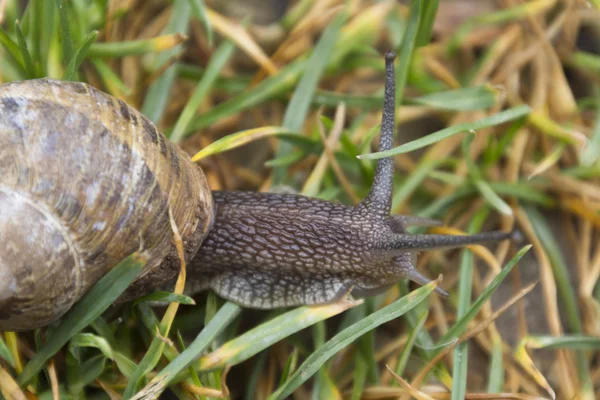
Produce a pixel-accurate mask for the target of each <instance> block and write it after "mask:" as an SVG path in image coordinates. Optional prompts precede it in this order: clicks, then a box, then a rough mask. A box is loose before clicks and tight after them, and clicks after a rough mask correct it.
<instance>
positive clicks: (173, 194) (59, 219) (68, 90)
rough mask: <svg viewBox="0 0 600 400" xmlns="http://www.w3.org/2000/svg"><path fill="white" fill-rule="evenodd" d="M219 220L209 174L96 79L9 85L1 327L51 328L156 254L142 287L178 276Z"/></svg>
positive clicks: (1, 118) (1, 104)
mask: <svg viewBox="0 0 600 400" xmlns="http://www.w3.org/2000/svg"><path fill="white" fill-rule="evenodd" d="M169 209H170V210H171V212H172V214H173V217H174V220H175V222H176V225H177V227H178V230H179V232H180V234H181V236H182V238H183V241H184V245H185V250H186V258H187V259H188V260H189V259H190V258H191V257H192V256H193V255H194V254H195V253H196V251H197V249H198V248H199V246H200V244H201V243H202V240H203V239H204V238H205V236H206V234H207V232H208V230H209V228H210V225H211V223H212V218H213V203H212V196H211V193H210V189H209V188H208V186H207V182H206V179H205V177H204V174H203V173H202V171H201V169H200V168H198V167H196V166H195V165H193V164H192V163H191V162H190V161H189V158H188V156H187V155H185V154H184V153H183V152H182V151H181V150H179V149H178V148H177V147H176V146H175V145H173V144H171V143H169V142H168V141H167V140H166V139H165V138H164V137H163V136H162V135H161V134H160V133H158V131H157V130H156V128H155V126H154V125H153V124H152V122H150V121H149V120H148V119H147V118H146V117H144V116H143V115H142V114H140V113H139V112H138V111H136V110H135V109H133V108H131V107H129V106H128V105H126V104H125V103H123V102H122V101H119V100H117V99H115V98H113V97H111V96H109V95H106V94H104V93H102V92H100V91H98V90H96V89H94V88H93V87H91V86H89V85H86V84H84V83H74V82H62V81H54V80H48V79H40V80H33V81H25V82H15V83H9V84H4V85H0V331H4V330H10V331H16V330H26V329H32V328H35V327H39V326H43V325H46V324H48V323H50V322H52V321H54V320H56V319H58V318H59V317H60V316H61V315H63V314H64V313H65V312H66V311H67V310H68V309H69V308H70V307H71V306H72V305H73V304H74V303H75V302H76V301H77V300H78V299H79V298H81V296H82V295H83V294H84V293H85V292H86V291H87V290H89V289H90V287H91V286H92V285H93V284H94V283H95V282H96V281H97V280H98V279H99V278H100V277H101V276H102V275H104V274H105V273H106V272H107V270H109V269H110V268H112V267H113V266H115V265H116V264H117V263H118V262H119V261H121V260H122V259H123V258H125V257H126V256H128V255H129V254H131V253H132V252H134V251H137V250H140V249H144V250H146V251H147V252H148V258H149V260H150V262H149V264H148V265H147V266H146V267H145V270H144V271H143V272H142V274H141V275H140V277H139V278H138V279H137V281H136V282H135V283H134V284H133V285H132V288H130V289H133V290H137V291H139V290H140V288H142V289H144V288H147V289H148V290H151V289H152V288H153V287H154V286H155V285H156V284H157V283H160V282H158V281H157V280H155V279H150V278H149V279H145V277H147V276H148V273H149V272H150V271H153V273H152V274H151V275H155V274H156V273H157V271H159V272H160V270H163V274H167V275H168V274H172V273H176V272H177V269H178V267H177V268H173V265H178V264H179V261H178V260H177V255H176V251H175V247H174V244H173V233H172V229H171V225H170V222H169Z"/></svg>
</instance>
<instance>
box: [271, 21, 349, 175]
mask: <svg viewBox="0 0 600 400" xmlns="http://www.w3.org/2000/svg"><path fill="white" fill-rule="evenodd" d="M346 19H347V15H346V13H344V12H341V13H340V14H338V15H337V16H336V17H335V18H334V20H333V21H332V22H331V23H330V24H329V26H328V27H327V28H326V29H325V31H324V32H323V35H322V36H321V38H320V39H319V41H318V43H317V45H316V46H315V49H314V51H313V53H312V54H311V56H310V58H309V59H308V65H310V68H307V69H305V70H304V74H303V75H302V77H301V78H300V82H298V85H297V87H296V90H294V93H293V94H292V98H291V99H290V102H289V103H288V106H287V108H286V110H285V114H284V116H283V124H282V125H283V126H285V127H286V128H288V129H289V130H291V131H293V132H300V131H301V129H302V125H303V124H304V120H305V119H306V115H307V114H308V110H309V107H310V104H311V102H312V98H313V96H314V93H315V91H316V89H317V85H318V83H319V80H320V79H321V75H322V74H323V71H325V67H326V66H327V63H328V61H329V58H330V57H331V55H332V53H333V49H334V46H335V44H336V42H337V39H338V36H339V34H340V30H341V28H342V25H343V24H344V22H345V21H346ZM290 151H291V146H290V145H289V144H284V143H281V144H280V145H279V148H278V149H277V152H276V157H281V156H284V155H286V154H288V153H289V152H290ZM285 173H286V169H284V168H276V169H275V171H274V176H273V182H274V184H276V185H277V184H280V183H281V182H282V180H283V177H284V176H285Z"/></svg>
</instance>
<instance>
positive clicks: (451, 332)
mask: <svg viewBox="0 0 600 400" xmlns="http://www.w3.org/2000/svg"><path fill="white" fill-rule="evenodd" d="M531 247H532V245H528V246H525V247H523V248H522V249H521V250H519V252H518V253H517V254H516V255H515V256H514V257H513V258H512V259H511V260H510V261H509V262H508V263H507V264H506V265H505V266H504V268H502V271H500V273H499V274H498V275H496V276H495V277H494V279H493V280H492V282H491V283H490V285H489V286H488V287H486V288H485V290H484V291H483V293H481V295H480V296H479V297H478V298H477V300H476V301H475V302H474V303H473V304H472V305H471V307H470V308H469V309H468V311H467V312H466V313H465V314H464V315H463V316H462V317H461V318H459V319H458V320H457V321H456V322H455V323H454V325H452V327H451V328H450V329H448V331H447V332H446V333H445V334H444V335H443V336H442V338H441V339H439V340H438V343H439V344H445V343H448V342H450V341H451V340H454V339H457V338H458V337H459V336H460V335H462V334H463V333H464V332H465V331H466V329H467V325H468V324H469V322H471V321H472V320H473V318H475V316H476V315H477V313H479V310H481V307H483V305H484V304H485V303H486V302H487V301H488V300H489V299H490V297H491V296H492V294H494V292H495V291H496V289H497V288H498V286H499V285H500V283H502V281H503V280H504V279H505V278H506V276H507V275H508V274H509V273H510V271H512V269H513V268H514V266H515V265H517V263H518V262H519V260H520V259H521V258H522V257H523V256H524V255H525V253H527V252H528V251H529V249H530V248H531ZM440 351H441V348H438V349H437V350H435V352H434V353H435V354H437V353H439V352H440Z"/></svg>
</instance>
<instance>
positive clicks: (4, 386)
mask: <svg viewBox="0 0 600 400" xmlns="http://www.w3.org/2000/svg"><path fill="white" fill-rule="evenodd" d="M0 394H2V396H4V398H6V399H7V400H27V397H25V394H24V393H23V392H22V391H21V388H19V385H17V382H15V380H14V379H13V378H12V376H10V374H9V373H8V372H6V370H5V369H4V368H2V366H1V365H0Z"/></svg>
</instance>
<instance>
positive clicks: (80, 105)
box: [0, 52, 511, 331]
mask: <svg viewBox="0 0 600 400" xmlns="http://www.w3.org/2000/svg"><path fill="white" fill-rule="evenodd" d="M394 58H395V55H394V54H393V53H392V52H388V53H387V54H386V57H385V59H386V86H385V99H384V111H383V117H382V126H381V135H380V150H381V151H384V150H388V149H390V148H392V146H393V136H394V130H395V116H394V111H395V110H394V108H395V99H394V93H395V82H394V80H395V77H394V66H393V64H394ZM393 169H394V166H393V160H392V158H391V157H387V158H382V159H380V160H379V161H378V163H377V166H376V170H375V176H374V181H373V185H372V188H371V190H370V192H369V194H368V195H367V197H366V198H365V199H364V200H363V201H362V202H361V203H360V204H358V205H357V206H355V207H349V206H346V205H343V204H337V203H331V202H328V201H324V200H320V199H316V198H308V197H304V196H301V195H295V194H275V193H255V192H223V191H214V192H211V190H210V188H209V187H208V185H207V181H206V179H205V177H204V175H203V173H202V170H201V169H200V167H198V166H197V165H195V164H193V163H191V161H190V159H189V157H188V156H187V155H186V154H185V153H183V151H181V150H180V149H179V148H178V147H176V146H175V145H174V144H172V143H170V142H169V141H168V140H167V139H166V138H165V137H164V136H163V135H162V134H161V133H160V132H158V130H157V129H156V127H155V126H154V124H152V122H150V121H149V120H148V119H147V118H146V117H145V116H143V115H142V114H141V113H139V112H138V111H136V110H135V109H133V108H132V107H130V106H128V105H127V104H125V103H124V102H123V101H121V100H117V99H115V98H113V97H111V96H109V95H107V94H105V93H103V92H101V91H99V90H97V89H95V88H93V87H92V86H89V85H87V84H84V83H79V82H65V81H56V80H51V79H38V80H30V81H23V82H12V83H7V84H3V85H0V331H22V330H29V329H34V328H38V327H42V326H45V325H47V324H50V323H51V322H53V321H55V320H57V319H59V318H60V317H61V316H62V315H63V314H64V313H65V312H66V311H68V310H69V309H70V308H71V307H72V305H73V304H74V303H75V302H77V301H78V300H79V299H80V298H81V297H82V295H83V294H85V292H86V291H87V290H89V289H90V287H91V286H92V285H93V284H94V283H95V282H96V281H97V280H98V279H99V278H100V277H102V276H103V274H105V273H106V272H107V271H108V270H110V269H111V268H112V267H113V266H115V265H116V264H117V263H118V262H119V261H121V260H122V259H123V258H125V257H126V256H128V255H129V254H131V253H133V252H134V251H137V250H138V249H140V248H144V249H145V250H146V251H147V254H148V256H149V259H150V262H149V263H148V265H147V266H146V267H145V268H144V270H143V271H142V273H141V274H140V276H139V277H138V278H137V279H136V280H135V281H134V283H133V284H132V285H131V286H130V287H129V288H128V289H127V291H126V292H125V293H124V294H123V295H122V299H124V300H127V299H132V298H135V297H138V296H142V295H144V294H148V293H149V292H152V291H154V290H156V289H158V288H161V287H169V285H171V287H172V284H173V282H174V279H175V278H176V275H177V273H178V272H179V265H180V264H179V259H178V257H177V252H176V250H175V246H174V243H173V239H172V238H173V233H172V230H171V229H172V228H171V224H170V219H169V218H170V217H169V214H170V213H172V216H173V219H174V221H175V223H176V225H177V227H178V230H179V232H180V235H181V237H182V239H183V243H184V247H185V259H186V262H187V264H188V267H187V270H188V272H187V275H188V278H187V284H186V292H187V293H190V294H193V293H196V292H198V291H200V290H206V289H212V290H214V291H215V292H216V293H217V294H218V295H220V296H221V297H223V298H226V299H229V300H231V301H234V302H237V303H239V304H241V305H243V306H246V307H252V308H264V309H268V308H276V307H288V306H295V305H311V304H322V303H328V302H333V301H336V300H337V299H339V298H340V297H342V296H344V295H346V294H348V293H351V294H352V295H353V296H358V297H363V296H370V295H373V294H375V293H379V292H382V291H383V290H386V289H387V288H388V287H390V286H391V285H393V284H395V283H396V282H397V281H398V280H399V279H402V278H407V279H410V280H412V281H415V282H417V283H418V284H425V283H427V282H428V281H429V280H428V279H427V278H426V277H425V276H423V275H422V274H421V273H419V272H418V271H417V270H416V269H415V267H414V263H413V261H412V258H413V256H414V254H415V252H418V251H422V250H427V249H433V248H442V247H458V246H464V245H467V244H474V243H483V242H488V241H498V240H503V239H507V238H510V237H511V233H508V232H500V231H496V232H487V233H481V234H476V235H465V236H462V235H460V236H459V235H437V234H409V233H408V232H407V230H406V228H407V227H408V226H410V225H432V224H435V223H436V222H435V221H432V220H429V219H425V218H420V217H414V216H405V215H390V209H391V198H392V189H393V173H394V171H393ZM436 290H437V292H438V293H440V294H442V295H445V294H446V293H445V292H444V291H443V290H442V289H439V288H438V289H436Z"/></svg>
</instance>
